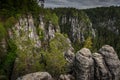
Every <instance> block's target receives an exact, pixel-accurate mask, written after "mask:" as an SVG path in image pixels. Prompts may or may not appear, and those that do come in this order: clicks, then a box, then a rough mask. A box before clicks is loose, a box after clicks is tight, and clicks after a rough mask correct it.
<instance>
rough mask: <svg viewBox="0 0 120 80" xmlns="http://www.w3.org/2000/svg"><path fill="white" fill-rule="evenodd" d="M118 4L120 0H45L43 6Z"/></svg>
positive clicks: (83, 7)
mask: <svg viewBox="0 0 120 80" xmlns="http://www.w3.org/2000/svg"><path fill="white" fill-rule="evenodd" d="M112 5H117V6H119V5H120V0H45V7H51V8H54V7H74V8H78V9H85V8H93V7H101V6H112Z"/></svg>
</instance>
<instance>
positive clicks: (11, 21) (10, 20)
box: [5, 17, 16, 28]
mask: <svg viewBox="0 0 120 80" xmlns="http://www.w3.org/2000/svg"><path fill="white" fill-rule="evenodd" d="M15 23H16V19H15V18H14V17H10V18H8V19H7V20H6V23H5V27H6V28H11V27H13V25H14V24H15Z"/></svg>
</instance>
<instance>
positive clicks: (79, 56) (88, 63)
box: [73, 48, 94, 80]
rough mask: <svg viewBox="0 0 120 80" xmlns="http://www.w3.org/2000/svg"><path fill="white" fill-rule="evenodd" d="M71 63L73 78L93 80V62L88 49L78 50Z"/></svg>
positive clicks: (76, 79)
mask: <svg viewBox="0 0 120 80" xmlns="http://www.w3.org/2000/svg"><path fill="white" fill-rule="evenodd" d="M73 64H74V76H75V80H94V62H93V59H92V54H91V52H90V50H89V49H87V48H83V49H81V50H80V51H78V52H77V53H76V56H75V60H74V62H73Z"/></svg>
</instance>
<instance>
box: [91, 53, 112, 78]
mask: <svg viewBox="0 0 120 80" xmlns="http://www.w3.org/2000/svg"><path fill="white" fill-rule="evenodd" d="M93 59H94V67H95V73H94V75H95V80H112V79H111V74H110V72H109V70H108V68H107V66H106V64H105V61H104V59H103V56H102V55H101V54H99V53H94V54H93Z"/></svg>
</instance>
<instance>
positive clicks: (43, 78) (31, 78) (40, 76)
mask: <svg viewBox="0 0 120 80" xmlns="http://www.w3.org/2000/svg"><path fill="white" fill-rule="evenodd" d="M16 80H53V79H52V77H51V75H50V74H49V73H47V72H36V73H31V74H27V75H25V76H22V77H20V78H18V79H16Z"/></svg>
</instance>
